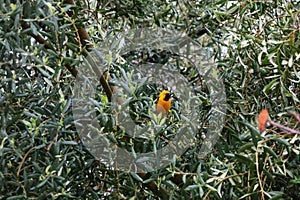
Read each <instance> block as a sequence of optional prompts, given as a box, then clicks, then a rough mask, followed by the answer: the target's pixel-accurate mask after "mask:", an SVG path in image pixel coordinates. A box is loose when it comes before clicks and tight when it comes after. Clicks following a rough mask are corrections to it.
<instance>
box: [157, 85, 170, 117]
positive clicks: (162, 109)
mask: <svg viewBox="0 0 300 200" xmlns="http://www.w3.org/2000/svg"><path fill="white" fill-rule="evenodd" d="M171 97H172V93H171V92H169V91H168V90H163V91H162V92H161V93H160V94H159V96H158V99H157V104H156V114H157V115H158V114H160V113H161V115H162V116H163V117H165V116H166V115H167V114H168V112H169V110H170V108H171Z"/></svg>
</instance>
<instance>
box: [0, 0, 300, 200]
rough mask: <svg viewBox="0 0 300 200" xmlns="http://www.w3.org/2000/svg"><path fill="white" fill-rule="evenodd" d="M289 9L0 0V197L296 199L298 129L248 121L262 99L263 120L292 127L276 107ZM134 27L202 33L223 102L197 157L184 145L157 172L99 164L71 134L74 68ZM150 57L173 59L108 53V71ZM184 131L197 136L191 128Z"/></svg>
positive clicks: (294, 95)
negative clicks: (211, 140)
mask: <svg viewBox="0 0 300 200" xmlns="http://www.w3.org/2000/svg"><path fill="white" fill-rule="evenodd" d="M299 7H300V5H299V4H297V3H294V2H293V1H251V0H249V1H244V2H239V1H226V0H216V1H213V0H205V1H176V0H174V1H172V0H169V1H149V0H148V1H141V0H136V1H106V0H102V1H93V0H90V1H87V0H86V1H76V2H73V0H65V1H49V0H45V1H42V0H37V1H23V0H17V1H8V0H0V24H1V26H0V58H1V59H0V66H1V67H0V76H1V79H0V119H1V124H0V125H1V127H0V166H1V167H0V198H1V199H23V198H41V199H42V198H53V199H57V198H59V199H62V198H65V199H68V198H80V199H81V198H101V197H102V198H104V197H107V198H109V199H129V198H133V197H136V198H138V199H156V198H157V197H160V198H162V199H172V198H176V199H180V198H182V199H186V198H191V199H239V198H242V199H271V198H274V199H275V198H283V199H299V198H300V189H299V188H300V172H299V166H300V158H299V154H300V136H299V135H297V134H290V133H288V132H284V131H282V130H280V129H278V128H274V127H269V128H267V129H266V130H265V131H264V132H263V133H260V132H259V130H258V129H257V116H258V113H259V112H260V111H261V110H262V109H264V108H266V109H268V111H269V113H270V117H271V118H272V120H273V121H276V122H278V123H280V124H283V125H285V126H288V127H291V128H293V129H295V130H299V122H297V119H296V118H295V117H293V116H291V115H290V114H289V113H288V112H289V111H295V112H296V113H300V99H299V98H300V95H299V94H300V87H299V82H300V61H299V60H300V52H299V44H300V35H299V30H300V29H299V23H300V17H299V12H300V10H299ZM138 27H161V28H167V29H172V30H177V31H179V32H185V33H186V34H187V35H188V36H189V37H191V38H192V39H193V40H195V41H198V40H199V39H200V38H201V37H203V36H205V37H206V38H208V39H209V42H207V44H206V45H208V46H210V47H212V48H213V49H214V58H215V60H216V62H217V64H218V65H217V66H218V70H219V75H220V76H221V78H222V80H223V82H224V85H225V91H226V96H227V103H226V109H227V112H226V121H225V124H224V128H223V129H222V131H220V133H219V134H220V138H219V140H218V142H217V144H216V145H215V147H214V148H213V151H212V152H210V153H209V154H208V155H206V157H205V158H201V159H200V158H199V157H198V156H197V151H199V147H198V146H197V145H194V146H193V147H192V148H190V149H188V151H187V152H186V153H185V154H183V155H182V156H181V157H179V158H176V159H174V161H173V162H172V163H171V164H170V165H168V166H167V167H165V168H162V169H160V170H156V171H153V172H149V173H141V172H140V173H134V172H126V171H125V172H124V171H118V170H114V169H111V168H108V167H107V166H105V165H104V164H103V163H101V162H100V161H98V160H96V159H95V158H94V156H93V155H91V153H90V152H89V151H88V150H87V149H86V147H85V146H84V145H83V144H82V141H81V138H80V137H79V135H78V132H77V130H76V126H75V124H74V120H73V115H72V109H71V107H72V102H71V99H72V92H73V85H74V81H75V77H76V75H77V72H78V71H77V70H80V66H82V65H81V63H82V61H83V60H84V58H85V57H86V56H87V54H88V52H89V51H91V49H92V47H98V46H100V44H103V43H104V44H107V43H108V42H109V41H111V37H112V36H114V35H115V34H116V33H119V32H122V31H124V30H127V29H134V28H138ZM144 53H145V54H147V51H146V52H144ZM148 53H149V52H148ZM153 55H155V62H158V63H165V62H174V65H175V63H176V62H177V60H176V58H174V57H172V56H170V55H169V54H167V55H166V54H165V52H151V53H150V54H147V55H146V56H145V55H144V54H143V52H142V55H141V54H139V52H130V53H129V54H127V55H123V57H122V58H123V59H124V60H126V61H127V62H128V63H125V64H124V63H118V62H117V61H115V60H112V63H111V66H113V68H111V69H110V70H109V72H110V73H111V74H112V78H115V79H118V76H117V75H118V74H120V73H119V72H122V71H125V72H126V73H127V72H128V73H129V74H130V70H132V68H135V67H137V66H135V65H134V64H132V63H136V62H133V61H136V60H138V62H143V61H145V60H146V61H149V60H152V61H153V59H154V57H153ZM138 56H140V57H138ZM166 58H167V59H166ZM181 64H182V66H183V68H185V69H179V70H181V73H182V74H183V75H185V76H188V77H189V78H191V79H192V78H193V75H192V74H193V73H192V74H187V73H185V72H186V71H189V70H190V69H189V65H188V64H186V63H185V64H186V65H184V64H183V63H181ZM126 73H125V74H126ZM121 74H122V73H121ZM123 78H124V76H123ZM124 80H127V79H126V78H124ZM103 82H105V80H102V82H101V84H100V85H101V86H102V88H100V89H99V90H100V99H102V101H106V102H107V101H109V99H110V98H111V93H112V92H114V90H107V88H105V86H104V85H103ZM111 84H113V83H111ZM195 87H196V86H195ZM137 92H139V95H137V96H139V98H140V99H137V101H138V100H140V101H141V102H143V103H144V104H143V105H147V102H148V101H150V102H151V98H154V97H155V96H156V95H157V92H158V90H157V88H155V87H154V88H150V89H149V88H146V89H145V90H142V91H137ZM204 92H205V91H204ZM149 96H150V99H149V98H148V99H147V97H149ZM100 99H99V101H100ZM146 100H147V101H146ZM176 101H177V102H178V104H179V105H180V103H183V102H180V99H177V100H176ZM201 106H202V107H201V110H202V111H203V110H206V109H208V108H209V107H207V105H204V104H203V105H201ZM173 110H174V111H173V113H175V114H176V113H177V110H176V108H175V109H173ZM100 111H101V112H109V109H105V108H102V110H100ZM178 112H179V111H178ZM136 117H137V116H135V118H136ZM138 119H139V118H138ZM175 119H177V118H176V116H173V118H171V120H175ZM177 120H178V119H177ZM108 122H109V120H108ZM103 123H104V122H103ZM176 123H177V124H178V121H177V122H176ZM103 126H104V127H105V128H106V131H107V132H112V133H116V134H118V133H120V131H119V130H118V129H116V128H115V126H113V125H111V124H105V123H104V124H103ZM170 135H172V133H170ZM117 136H118V135H117ZM118 137H119V136H118ZM118 137H117V138H118ZM118 139H119V140H120V143H121V142H124V138H122V137H119V138H118ZM195 140H197V141H198V140H199V142H196V144H199V145H200V144H201V137H200V136H199V138H198V137H197V138H196V139H195ZM125 141H126V142H129V140H126V138H125ZM130 142H132V141H130ZM136 142H138V141H136ZM137 148H142V147H139V146H138V147H137Z"/></svg>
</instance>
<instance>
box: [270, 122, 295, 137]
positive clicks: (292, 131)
mask: <svg viewBox="0 0 300 200" xmlns="http://www.w3.org/2000/svg"><path fill="white" fill-rule="evenodd" d="M269 122H270V124H271V125H272V126H275V127H278V128H280V129H281V130H283V131H285V132H288V133H291V134H300V131H297V130H295V129H292V128H289V127H286V126H283V125H281V124H278V123H276V122H274V121H272V120H269Z"/></svg>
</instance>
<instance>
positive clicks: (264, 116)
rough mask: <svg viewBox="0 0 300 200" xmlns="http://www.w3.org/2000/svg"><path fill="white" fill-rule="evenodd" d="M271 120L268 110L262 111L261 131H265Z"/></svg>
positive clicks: (260, 115) (260, 117)
mask: <svg viewBox="0 0 300 200" xmlns="http://www.w3.org/2000/svg"><path fill="white" fill-rule="evenodd" d="M269 119H270V117H269V113H268V110H266V109H264V110H262V111H261V112H260V114H259V115H258V123H259V126H258V129H259V131H263V130H265V128H266V126H267V122H268V120H269Z"/></svg>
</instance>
